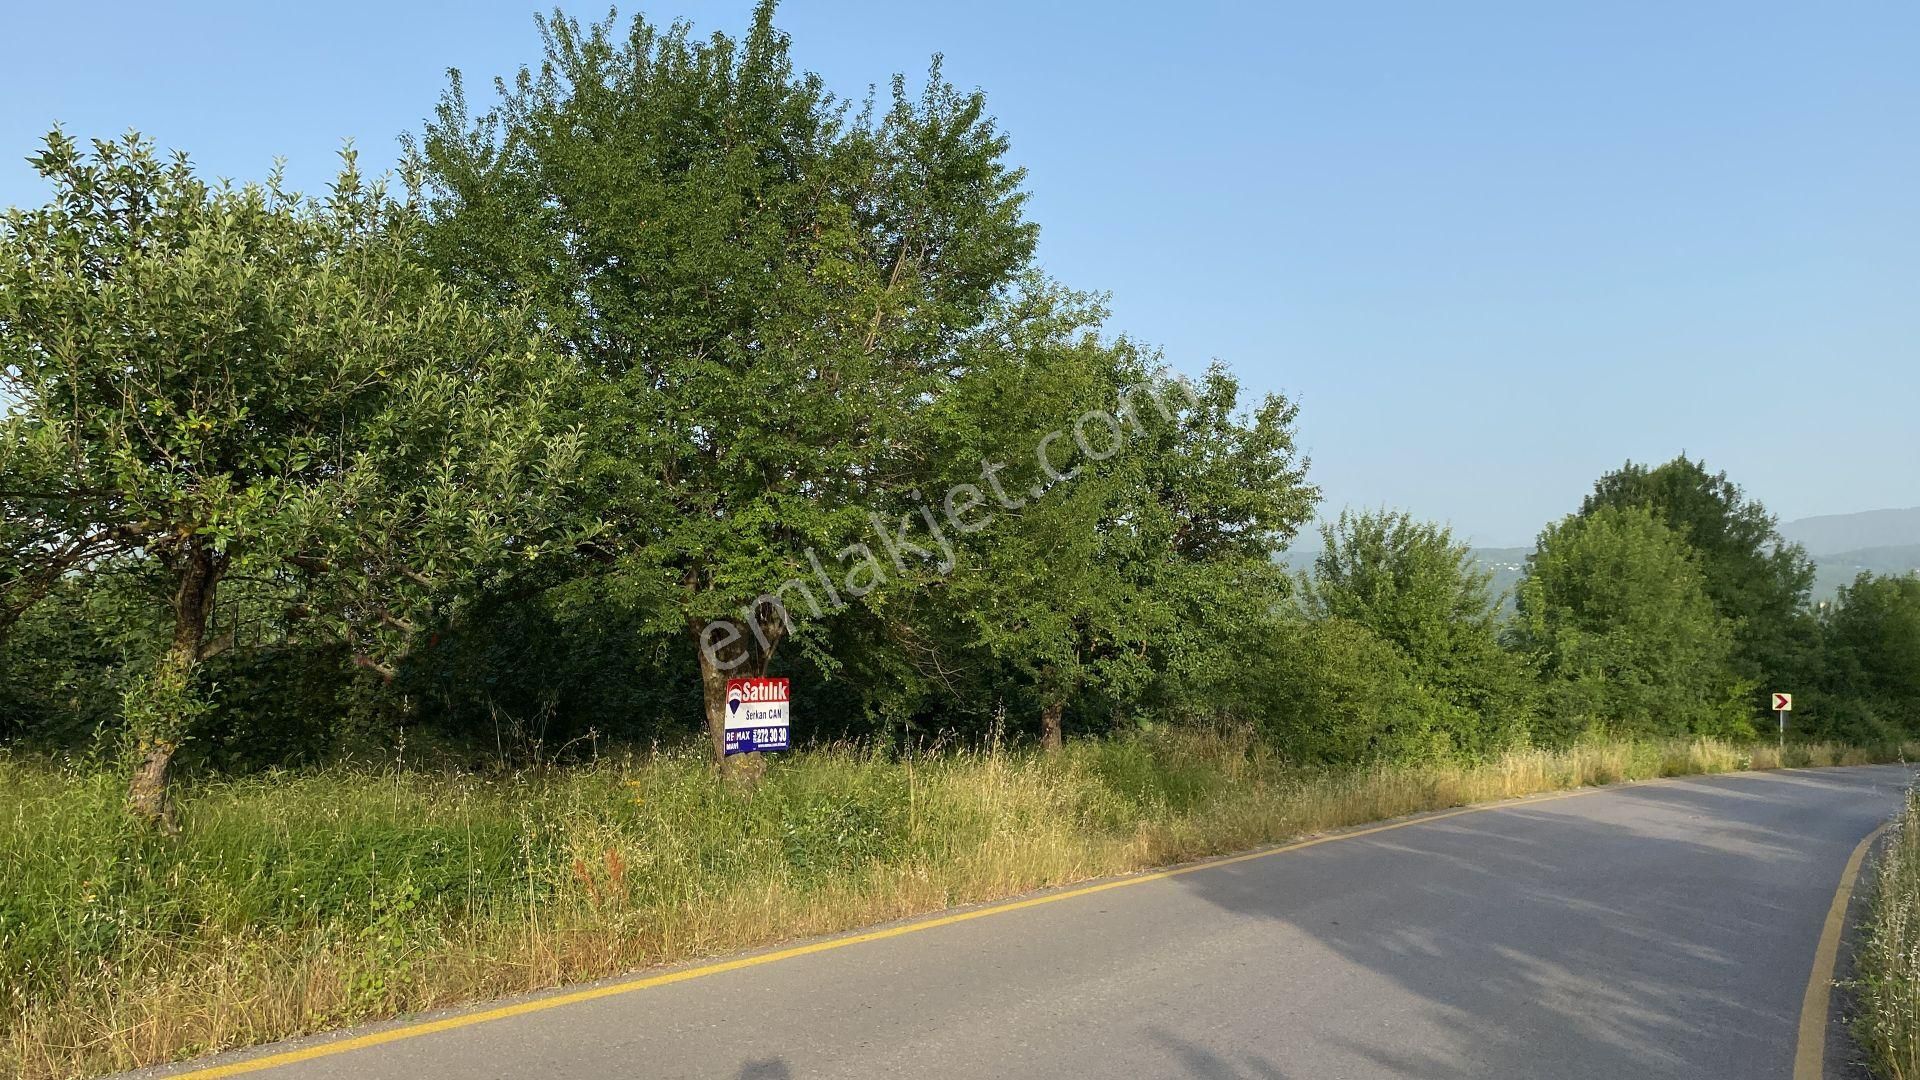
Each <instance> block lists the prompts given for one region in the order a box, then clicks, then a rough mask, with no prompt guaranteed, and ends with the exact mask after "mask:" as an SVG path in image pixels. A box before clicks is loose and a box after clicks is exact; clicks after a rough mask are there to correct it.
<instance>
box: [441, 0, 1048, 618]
mask: <svg viewBox="0 0 1920 1080" xmlns="http://www.w3.org/2000/svg"><path fill="white" fill-rule="evenodd" d="M771 18H772V5H771V4H762V5H761V6H760V7H759V8H758V9H757V10H756V12H755V15H754V19H753V23H752V26H751V27H750V28H749V30H748V33H747V34H746V36H745V37H744V38H743V39H740V40H734V39H731V38H728V37H726V36H724V35H715V36H713V37H710V38H705V39H695V38H693V37H692V36H691V35H690V33H689V31H688V30H687V28H686V27H685V26H675V27H672V28H667V29H661V28H659V27H656V26H654V25H652V24H650V23H648V22H647V21H646V20H645V19H643V18H635V19H634V20H633V21H632V23H631V24H630V25H629V26H627V27H626V28H625V29H624V30H622V29H621V28H619V27H617V26H616V25H615V23H614V22H613V20H612V19H611V18H609V19H608V20H607V21H604V22H600V23H594V24H590V25H585V26H583V25H581V24H580V23H578V22H576V21H574V20H571V19H568V18H565V17H564V16H557V15H556V16H555V17H554V18H552V19H549V20H544V21H543V22H542V29H543V34H544V36H545V38H546V41H547V54H546V56H545V58H544V59H543V60H542V62H541V64H540V66H539V67H538V68H537V69H524V70H522V72H521V73H520V75H519V77H518V78H517V80H515V81H514V82H513V83H511V84H510V85H509V86H508V87H507V96H506V100H505V101H504V102H503V103H502V104H501V105H500V106H499V107H498V108H497V109H495V110H493V111H491V112H489V113H487V114H486V115H484V116H481V117H479V118H478V119H474V118H472V117H471V116H470V115H469V111H468V108H467V105H466V101H465V96H464V92H463V89H462V84H461V82H460V81H459V80H458V79H457V78H456V79H455V81H454V83H453V86H452V88H451V89H450V90H449V91H448V93H447V95H446V97H445V99H444V100H443V102H442V104H441V107H440V109H439V112H438V113H437V116H436V119H435V120H434V121H433V122H431V123H430V124H428V126H427V128H426V131H425V135H424V137H423V138H422V139H421V140H420V143H419V149H420V153H421V156H422V160H423V163H424V165H425V167H426V169H427V171H428V175H429V177H430V180H431V185H432V198H431V200H430V204H429V205H430V206H431V209H432V211H433V214H434V219H435V225H434V228H433V230H432V231H431V233H430V234H429V236H428V245H429V250H431V251H432V252H433V253H434V257H435V259H436V261H437V262H438V263H439V264H440V265H441V266H443V267H444V268H445V269H446V272H447V274H448V275H449V276H450V277H451V279H452V280H453V281H455V282H456V283H459V284H461V285H463V286H468V287H471V288H472V289H474V290H476V291H479V292H482V293H485V294H487V295H492V296H495V297H498V298H499V299H501V300H502V301H508V300H511V301H514V302H521V301H524V302H526V303H527V304H529V305H530V306H531V308H532V311H533V313H534V315H535V317H536V319H537V320H538V321H539V323H540V324H541V325H542V326H544V327H547V328H548V329H549V331H550V334H551V336H552V337H553V338H554V339H555V340H556V342H557V343H558V344H559V346H560V347H561V348H562V349H564V350H565V351H566V352H567V353H568V354H569V355H570V356H572V357H574V358H575V359H576V360H578V361H579V362H580V363H581V364H582V366H583V367H584V368H585V370H586V371H588V372H589V373H590V380H589V382H588V384H587V385H586V387H585V389H584V390H583V396H582V398H581V400H580V402H579V403H578V408H579V412H580V415H581V416H582V417H583V418H584V419H585V422H586V423H587V424H588V428H589V440H588V446H589V448H590V456H589V459H588V461H587V463H586V468H585V472H586V483H585V485H584V488H583V499H584V504H583V510H584V512H586V513H588V514H589V515H592V516H594V517H595V518H597V519H599V520H602V521H604V522H605V523H606V524H607V526H608V528H609V532H608V533H607V535H606V536H605V537H604V538H602V539H601V540H600V541H599V542H598V544H599V547H600V549H601V550H602V551H604V553H605V554H606V556H607V557H608V559H609V560H610V564H611V566H612V567H613V568H614V569H615V570H616V571H617V572H619V573H621V574H623V575H626V576H628V577H630V578H631V579H633V584H632V586H631V588H632V589H633V590H634V592H635V593H636V595H637V596H638V597H641V598H643V599H644V601H645V602H646V603H647V606H648V610H650V611H652V612H653V613H654V616H655V620H656V626H657V628H658V629H660V630H661V631H662V632H673V633H684V632H685V631H686V628H687V624H688V620H697V621H706V620H712V619H721V618H732V619H738V618H739V617H740V615H739V613H740V609H741V608H742V607H743V606H745V605H747V604H750V603H752V602H753V601H754V600H755V598H757V597H760V596H762V595H766V594H769V593H772V592H773V591H775V590H777V589H778V588H779V587H780V586H781V585H782V584H783V583H784V582H786V581H788V580H790V579H793V578H800V577H806V576H810V575H811V574H812V569H811V566H810V564H809V561H808V559H807V557H806V554H807V551H808V549H809V548H812V549H817V551H818V552H819V553H821V555H822V556H823V557H825V558H828V559H829V560H831V553H832V552H835V551H839V550H841V549H843V548H844V547H845V546H846V545H848V544H850V543H853V542H855V541H856V539H857V538H859V537H860V536H861V535H862V534H863V533H865V532H867V531H868V530H869V529H870V528H871V526H870V525H869V522H868V517H867V515H868V514H869V513H870V512H871V513H877V514H881V515H883V516H886V515H888V514H890V513H892V514H896V516H897V512H898V511H900V510H904V509H905V506H906V504H907V503H908V502H909V501H910V496H909V494H908V493H909V492H910V491H912V490H914V489H915V488H916V486H917V484H918V483H919V482H920V481H921V480H922V479H923V476H922V474H920V473H919V472H918V471H917V468H918V467H917V464H916V463H917V461H918V460H919V459H920V457H921V455H920V454H919V452H918V451H917V447H918V446H919V445H921V443H922V442H923V441H924V431H925V428H926V425H927V420H926V416H927V414H928V413H929V411H930V410H932V409H935V408H937V407H938V402H939V401H940V399H941V398H942V397H943V396H944V395H946V394H947V393H948V392H949V390H950V387H951V386H952V384H953V382H954V380H955V378H956V377H959V376H960V375H962V374H963V373H964V372H965V371H966V370H967V368H969V367H970V366H972V365H974V364H976V363H979V362H980V360H979V348H978V345H979V343H980V342H981V341H982V340H984V339H989V338H991V337H992V336H993V335H995V334H997V333H999V332H1000V331H1001V330H1002V329H1003V326H1002V325H1001V323H1000V322H999V321H998V320H997V319H991V318H990V316H992V315H994V314H996V313H997V314H999V315H1000V316H1002V317H1006V316H1009V315H1011V317H1014V318H1018V312H1017V310H1011V309H1008V308H1007V306H1006V305H1004V304H1003V303H1002V302H1001V301H1002V298H1003V297H1004V295H1005V294H1006V293H1007V292H1008V291H1009V290H1011V289H1012V288H1013V287H1014V285H1015V282H1016V278H1017V277H1018V276H1019V275H1021V274H1023V273H1024V272H1025V268H1026V266H1027V263H1028V261H1029V259H1030V257H1031V254H1032V249H1033V241H1034V235H1035V233H1034V227H1033V226H1032V225H1031V224H1029V223H1027V222H1025V221H1024V220H1023V219H1022V217H1021V208H1022V206H1023V204H1024V202H1025V196H1024V195H1023V194H1022V193H1021V192H1020V191H1019V183H1020V180H1021V173H1020V172H1019V171H1018V170H1017V169H1014V168H1012V167H1010V166H1008V165H1007V164H1005V162H1004V161H1003V158H1004V155H1005V152H1006V140H1005V138H1004V137H1003V136H1001V135H1000V134H999V133H998V132H997V131H996V129H995V128H994V125H993V123H992V121H991V120H990V119H988V118H987V117H986V115H985V112H984V104H983V101H982V99H981V98H980V96H979V95H978V94H963V93H960V92H959V91H956V90H955V89H953V88H952V87H951V86H950V85H948V84H946V83H945V82H944V81H942V80H941V79H940V77H939V72H938V69H937V68H936V69H935V70H934V71H933V72H932V74H931V75H930V77H929V80H928V83H927V86H926V88H925V90H924V91H923V92H922V93H921V94H920V95H918V96H917V97H916V96H913V95H910V94H908V93H907V91H906V88H905V85H904V83H903V82H901V81H899V80H896V81H895V84H894V91H893V96H892V99H891V102H890V104H889V106H888V107H887V108H885V109H884V110H881V111H877V112H876V110H875V109H873V108H871V107H869V108H867V109H864V110H861V111H859V112H857V113H853V112H849V111H848V109H847V108H846V107H845V106H843V105H842V104H840V103H837V102H835V101H834V100H833V99H832V98H831V97H830V96H829V95H828V94H827V93H826V91H825V90H824V89H823V88H822V86H821V85H820V82H819V80H818V79H817V78H816V77H814V76H811V75H800V74H796V73H795V72H794V70H793V67H792V63H791V61H790V59H789V56H788V42H787V38H786V36H785V35H784V34H782V33H780V32H779V31H777V30H775V29H774V28H773V26H772V23H771ZM867 539H868V541H869V542H871V539H872V538H871V537H868V538H867Z"/></svg>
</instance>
